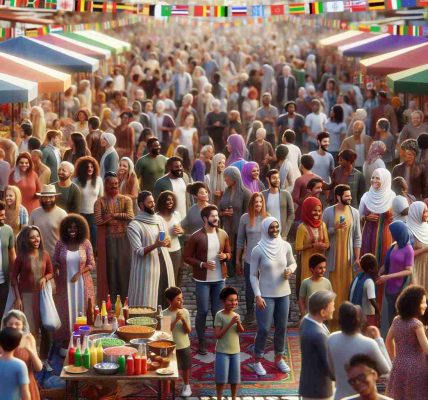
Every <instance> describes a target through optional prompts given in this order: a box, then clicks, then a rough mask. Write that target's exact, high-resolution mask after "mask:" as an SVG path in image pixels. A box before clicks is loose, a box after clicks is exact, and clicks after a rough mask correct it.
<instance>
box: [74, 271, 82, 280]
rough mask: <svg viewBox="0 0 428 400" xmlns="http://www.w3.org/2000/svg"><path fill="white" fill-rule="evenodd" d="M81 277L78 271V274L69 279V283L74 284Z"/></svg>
mask: <svg viewBox="0 0 428 400" xmlns="http://www.w3.org/2000/svg"><path fill="white" fill-rule="evenodd" d="M81 275H82V273H81V272H80V271H79V272H76V273H75V274H74V275H73V276H72V277H71V282H72V283H76V282H77V280H78V279H79V278H80V276H81Z"/></svg>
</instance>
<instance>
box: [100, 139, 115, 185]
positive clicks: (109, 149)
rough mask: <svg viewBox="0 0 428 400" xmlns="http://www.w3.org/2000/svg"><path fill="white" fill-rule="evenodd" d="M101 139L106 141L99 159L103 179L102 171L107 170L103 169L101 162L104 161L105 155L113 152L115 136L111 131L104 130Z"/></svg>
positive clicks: (102, 173)
mask: <svg viewBox="0 0 428 400" xmlns="http://www.w3.org/2000/svg"><path fill="white" fill-rule="evenodd" d="M101 139H104V140H105V141H106V142H107V143H108V147H106V149H105V151H104V154H103V156H102V157H101V160H100V166H101V177H102V178H103V179H104V173H105V172H107V171H104V167H103V164H104V161H105V159H106V158H107V156H108V155H109V154H111V153H114V152H115V149H114V145H115V144H116V136H114V134H113V133H109V132H104V133H103V134H102V135H101ZM114 172H116V171H114Z"/></svg>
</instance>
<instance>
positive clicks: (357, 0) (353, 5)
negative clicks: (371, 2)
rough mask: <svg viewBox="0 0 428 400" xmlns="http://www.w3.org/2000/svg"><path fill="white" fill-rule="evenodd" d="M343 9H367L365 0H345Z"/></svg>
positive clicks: (362, 10) (354, 10)
mask: <svg viewBox="0 0 428 400" xmlns="http://www.w3.org/2000/svg"><path fill="white" fill-rule="evenodd" d="M343 4H344V10H345V11H349V12H364V11H367V2H366V0H346V1H345V2H344V3H343Z"/></svg>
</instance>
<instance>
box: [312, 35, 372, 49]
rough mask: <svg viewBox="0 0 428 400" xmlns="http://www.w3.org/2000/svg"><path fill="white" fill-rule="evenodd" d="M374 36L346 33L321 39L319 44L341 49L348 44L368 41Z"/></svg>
mask: <svg viewBox="0 0 428 400" xmlns="http://www.w3.org/2000/svg"><path fill="white" fill-rule="evenodd" d="M373 36H375V35H374V34H373V33H368V32H361V31H346V32H342V33H338V34H336V35H333V36H329V37H326V38H324V39H321V40H320V41H319V42H318V43H319V44H320V45H321V46H323V47H327V46H330V47H339V46H344V45H346V44H350V43H355V42H357V41H359V40H363V39H368V38H371V37H373Z"/></svg>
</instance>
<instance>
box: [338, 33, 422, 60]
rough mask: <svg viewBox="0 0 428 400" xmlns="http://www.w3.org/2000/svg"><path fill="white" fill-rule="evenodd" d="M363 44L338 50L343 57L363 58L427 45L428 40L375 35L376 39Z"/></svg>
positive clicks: (413, 37)
mask: <svg viewBox="0 0 428 400" xmlns="http://www.w3.org/2000/svg"><path fill="white" fill-rule="evenodd" d="M363 42H364V43H360V42H356V43H354V44H351V45H347V46H341V47H339V50H340V51H342V53H343V55H344V56H348V57H364V56H370V55H375V54H384V53H389V52H391V51H395V50H401V49H405V48H407V47H411V46H415V45H418V44H423V43H428V39H426V38H424V37H418V36H396V35H377V39H375V40H371V41H363Z"/></svg>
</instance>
